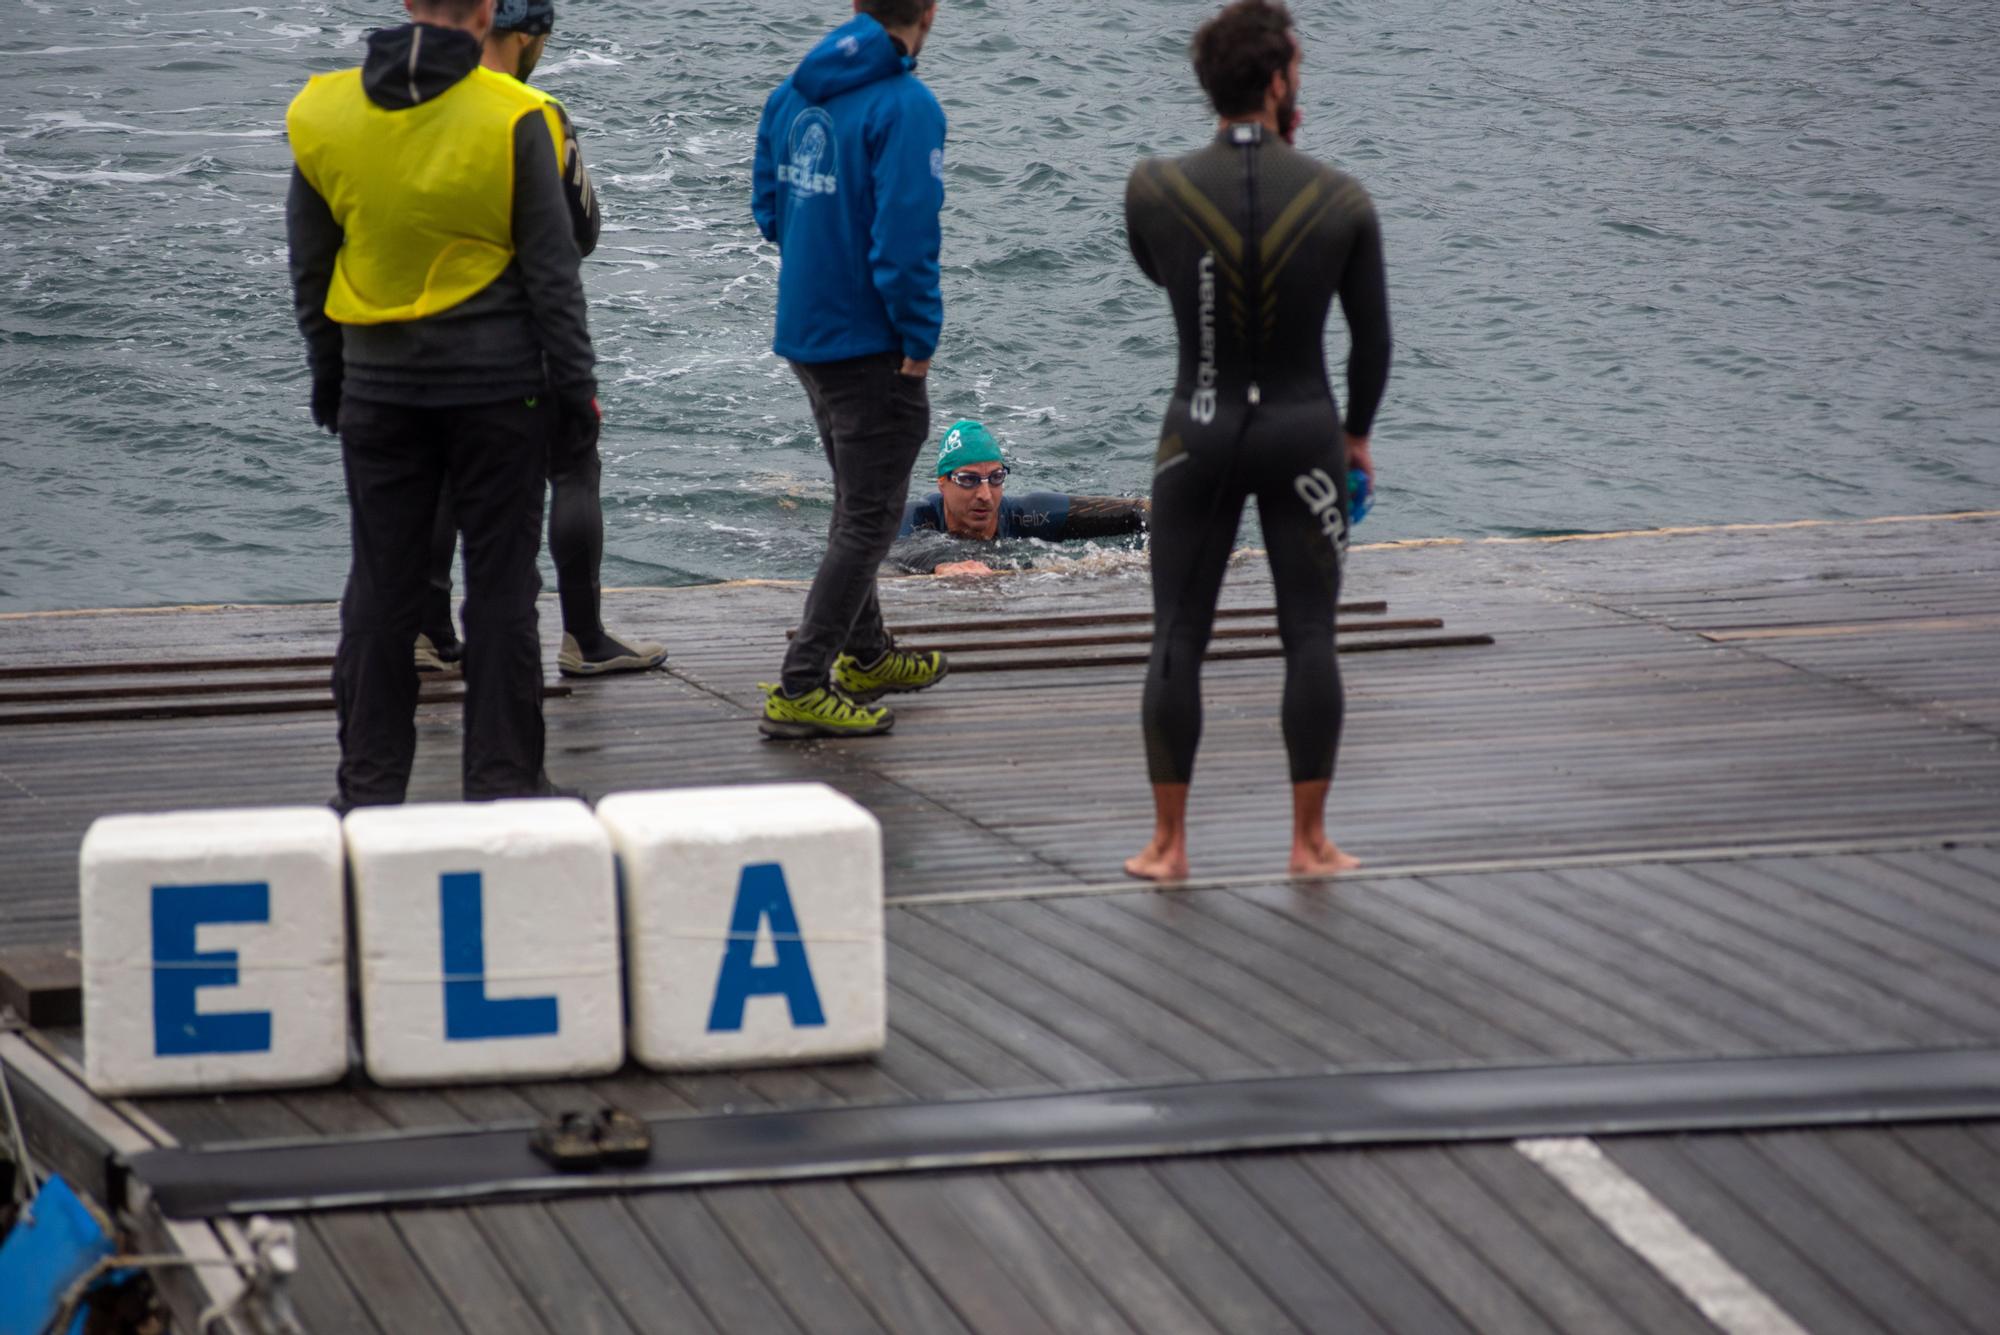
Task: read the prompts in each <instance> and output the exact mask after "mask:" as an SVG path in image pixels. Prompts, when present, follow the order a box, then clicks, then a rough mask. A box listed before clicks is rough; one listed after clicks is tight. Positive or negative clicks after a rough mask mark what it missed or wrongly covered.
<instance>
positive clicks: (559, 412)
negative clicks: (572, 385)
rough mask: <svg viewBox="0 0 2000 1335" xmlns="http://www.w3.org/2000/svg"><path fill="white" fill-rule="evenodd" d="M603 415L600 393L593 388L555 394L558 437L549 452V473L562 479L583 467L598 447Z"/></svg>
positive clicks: (569, 390)
mask: <svg viewBox="0 0 2000 1335" xmlns="http://www.w3.org/2000/svg"><path fill="white" fill-rule="evenodd" d="M602 423H603V416H602V415H601V414H600V413H599V412H598V410H597V391H596V390H595V389H594V388H592V387H590V386H587V385H586V386H583V387H581V388H578V389H566V390H558V391H557V392H556V438H555V444H554V445H553V446H552V447H551V448H550V450H549V472H550V474H551V475H553V476H557V477H560V476H561V475H562V474H564V473H567V472H569V471H570V470H571V469H573V468H576V467H577V466H578V465H580V464H582V463H583V461H584V460H586V459H588V458H589V457H590V452H591V451H592V450H594V449H596V448H597V433H598V430H599V428H600V426H601V425H602Z"/></svg>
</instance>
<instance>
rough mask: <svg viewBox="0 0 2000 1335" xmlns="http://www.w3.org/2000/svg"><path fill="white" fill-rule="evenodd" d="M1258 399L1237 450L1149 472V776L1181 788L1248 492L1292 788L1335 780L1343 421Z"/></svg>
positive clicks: (1196, 741)
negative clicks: (1280, 664)
mask: <svg viewBox="0 0 2000 1335" xmlns="http://www.w3.org/2000/svg"><path fill="white" fill-rule="evenodd" d="M1316 407H1317V405H1313V404H1307V405H1305V406H1304V407H1303V408H1290V407H1288V406H1286V405H1281V404H1266V405H1265V407H1264V412H1263V419H1264V420H1263V421H1262V422H1260V424H1259V425H1258V426H1257V427H1256V428H1255V429H1252V430H1250V431H1247V432H1245V433H1244V434H1243V436H1242V438H1241V439H1240V440H1238V441H1237V442H1236V443H1235V444H1234V445H1233V446H1232V445H1230V444H1229V443H1228V442H1226V441H1225V442H1223V443H1222V444H1221V445H1220V446H1214V445H1211V446H1210V447H1209V448H1190V449H1188V450H1187V452H1185V453H1183V454H1181V455H1179V456H1178V457H1175V458H1171V459H1168V460H1165V461H1163V463H1162V465H1161V466H1160V468H1159V470H1158V471H1156V472H1155V473H1154V474H1153V539H1152V544H1151V547H1150V560H1151V565H1152V570H1153V627H1154V630H1153V653H1152V659H1151V662H1150V664H1149V666H1148V667H1147V670H1146V692H1145V696H1144V699H1143V702H1142V704H1141V706H1140V708H1141V715H1142V718H1143V721H1144V725H1145V733H1146V769H1147V774H1148V777H1149V778H1150V779H1151V780H1152V781H1153V782H1154V783H1187V782H1188V781H1189V780H1190V779H1192V778H1193V776H1194V760H1195V751H1196V749H1197V748H1198V747H1199V746H1200V744H1201V724H1202V716H1201V713H1202V711H1201V663H1202V657H1203V655H1204V654H1205V653H1206V652H1207V650H1208V642H1209V637H1210V634H1211V633H1212V631H1213V628H1214V625H1215V604H1216V600H1217V599H1218V598H1219V597H1220V596H1221V593H1222V578H1223V575H1224V574H1225V573H1226V572H1227V571H1228V569H1229V554H1230V552H1231V551H1233V550H1234V549H1235V546H1236V530H1237V526H1238V525H1239V523H1240V522H1241V520H1242V517H1243V503H1244V501H1245V500H1246V499H1247V498H1248V497H1250V496H1255V497H1256V498H1257V517H1258V519H1259V521H1261V523H1262V524H1263V528H1264V549H1265V552H1266V554H1267V556H1268V558H1269V560H1270V563H1271V584H1272V587H1273V590H1274V591H1275V592H1276V594H1277V602H1278V638H1279V641H1280V642H1281V643H1282V644H1283V645H1284V649H1285V694H1284V703H1283V706H1282V714H1281V717H1282V720H1283V724H1284V734H1285V752H1286V754H1287V756H1288V757H1289V758H1290V762H1291V774H1292V782H1293V783H1314V782H1318V781H1320V780H1322V779H1331V778H1332V777H1333V766H1334V759H1335V756H1336V755H1337V754H1338V752H1339V750H1340V729H1341V723H1342V721H1343V719H1344V716H1345V714H1346V704H1347V695H1346V692H1345V691H1344V689H1343V688H1342V686H1341V681H1340V660H1339V659H1338V658H1337V657H1336V656H1335V654H1334V643H1333V620H1334V611H1335V609H1336V608H1337V607H1338V605H1339V603H1340V576H1341V563H1342V559H1343V556H1344V554H1345V552H1346V549H1347V519H1346V515H1347V483H1346V478H1347V460H1346V450H1345V447H1344V446H1343V445H1342V444H1341V437H1340V426H1339V419H1338V418H1337V417H1334V416H1333V415H1332V413H1331V411H1330V410H1327V409H1324V408H1318V409H1317V411H1316V410H1315V409H1316Z"/></svg>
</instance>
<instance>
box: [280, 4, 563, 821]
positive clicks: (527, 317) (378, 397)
mask: <svg viewBox="0 0 2000 1335" xmlns="http://www.w3.org/2000/svg"><path fill="white" fill-rule="evenodd" d="M493 4H494V0H406V6H407V8H408V9H409V12H410V17H411V18H412V19H413V20H414V22H412V23H408V24H404V25H402V26H401V27H396V28H385V29H383V30H381V31H378V32H374V33H371V34H370V35H369V37H368V54H367V58H366V60H365V62H364V63H363V64H362V66H361V67H360V68H359V69H350V70H343V71H340V72H338V73H334V74H323V75H319V76H318V77H316V78H314V79H313V80H312V81H311V82H310V83H308V84H307V85H306V88H305V91H304V92H302V93H300V94H299V95H298V97H297V98H296V99H294V100H293V102H292V105H291V109H290V111H289V112H288V114H287V116H286V128H287V131H288V133H289V134H290V137H291V144H292V154H293V157H294V159H295V162H296V167H295V170H294V171H293V173H292V187H291V195H290V198H289V200H288V201H287V208H286V221H287V228H288V232H289V235H290V240H291V261H292V288H293V296H294V301H295V305H296V312H297V316H298V321H299V328H300V331H301V332H302V333H303V334H304V335H305V339H306V348H307V360H308V362H309V363H310V365H311V368H312V378H313V391H312V411H313V420H314V421H315V422H317V423H318V424H319V425H321V426H324V427H326V428H327V429H328V430H330V431H335V432H337V433H338V434H339V436H340V438H341V457H342V461H343V462H344V464H345V465H346V472H347V495H348V504H349V508H350V510H351V512H352V536H353V562H352V565H351V566H350V568H349V573H348V579H347V591H346V595H345V596H344V598H343V599H342V601H341V635H340V650H339V653H338V655H337V657H336V660H335V666H334V696H335V701H336V703H337V705H338V707H339V719H340V752H341V758H340V791H339V793H338V795H337V796H336V798H335V805H336V806H338V807H341V808H343V809H344V808H349V807H354V806H369V805H380V804H386V803H394V802H400V801H402V800H403V795H404V790H405V788H406V787H407V785H408V782H409V775H410V765H411V761H412V759H413V757H414V755H415V752H416V729H415V713H416V699H417V673H416V667H415V665H414V664H413V663H412V661H411V657H410V645H411V643H412V642H413V641H414V640H415V638H416V634H417V622H418V617H419V613H420V609H421V607H422V603H423V597H424V592H425V586H426V580H425V565H426V561H425V553H426V551H427V550H428V547H429V538H430V532H431V526H432V519H433V517H434V515H435V512H436V509H437V504H438V497H439V494H440V493H441V491H442V490H443V489H444V488H445V487H446V486H447V485H448V486H449V488H450V491H451V495H452V498H453V506H454V509H455V511H456V517H457V522H458V528H459V530H460V531H461V532H462V533H463V534H464V537H465V555H466V599H465V622H466V640H467V649H466V656H465V682H466V699H465V757H464V770H463V773H464V794H465V797H466V798H467V799H468V800H482V799H490V798H501V797H526V796H537V795H546V794H550V793H553V792H554V791H555V790H554V788H553V787H552V785H551V784H550V783H549V780H548V777H547V775H546V774H545V773H544V772H543V769H542V757H543V749H544V742H543V731H542V705H541V691H542V661H541V642H540V639H539V637H538V634H537V626H536V614H535V596H536V594H537V593H538V592H540V589H541V576H540V574H539V573H538V571H537V569H536V566H535V558H536V555H537V553H538V551H539V550H540V547H541V538H542V498H543V491H544V487H545V484H546V480H547V476H548V472H549V470H550V468H551V467H554V468H557V469H561V468H564V467H566V466H568V463H569V461H570V460H572V459H574V458H577V457H580V456H582V455H583V454H586V453H588V452H590V451H593V450H594V449H595V448H596V442H597V430H598V415H597V399H596V394H597V384H596V380H595V365H596V363H595V357H594V354H593V351H592V348H591V343H590V331H589V328H588V326H587V324H586V320H585V314H584V298H583V282H582V277H581V274H580V272H579V270H580V265H581V258H580V256H579V254H578V251H577V243H576V238H575V236H574V234H573V232H572V229H571V225H570V217H569V207H568V205H567V203H566V202H565V200H564V192H563V183H562V175H561V173H560V171H559V170H558V166H557V164H558V163H559V161H560V160H561V156H560V155H561V153H562V149H563V143H564V138H565V135H564V126H563V121H562V116H561V114H560V113H559V112H558V111H557V110H556V109H555V107H554V106H553V105H552V104H551V103H550V102H549V100H548V99H547V98H545V97H543V96H542V95H540V94H538V93H536V92H534V91H533V90H532V89H529V88H527V87H526V86H524V85H523V84H521V83H520V82H518V81H517V80H514V79H511V78H509V77H507V76H506V75H504V74H498V73H495V72H494V71H492V70H487V69H483V68H481V66H480V55H481V43H482V41H483V40H484V38H485V36H486V34H487V32H488V31H489V30H490V29H491V27H492V25H493Z"/></svg>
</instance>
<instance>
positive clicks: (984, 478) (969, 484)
mask: <svg viewBox="0 0 2000 1335" xmlns="http://www.w3.org/2000/svg"><path fill="white" fill-rule="evenodd" d="M1007 473H1008V469H1007V466H1006V465H1005V464H1002V465H1000V467H998V468H996V469H994V470H993V471H992V472H990V473H975V472H973V471H972V470H971V469H969V468H961V469H960V470H959V471H958V472H956V473H946V474H945V477H947V478H949V479H950V481H951V485H952V486H954V487H960V488H963V489H964V490H966V491H978V490H979V484H980V483H982V482H990V483H992V484H993V489H994V490H995V491H998V490H999V489H1000V488H1002V487H1004V486H1006V485H1007Z"/></svg>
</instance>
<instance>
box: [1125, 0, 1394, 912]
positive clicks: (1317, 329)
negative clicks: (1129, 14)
mask: <svg viewBox="0 0 2000 1335" xmlns="http://www.w3.org/2000/svg"><path fill="white" fill-rule="evenodd" d="M1193 55H1194V66H1195V72H1196V74H1197V75H1199V76H1200V79H1201V84H1202V87H1203V89H1204V90H1205V91H1206V92H1207V93H1208V96H1209V100H1210V101H1211V102H1212V103H1213V104H1214V106H1215V110H1216V112H1217V114H1218V115H1219V116H1220V117H1221V128H1220V130H1219V132H1218V133H1217V135H1216V137H1215V140H1214V141H1213V142H1212V143H1210V144H1209V145H1208V146H1207V147H1205V148H1202V149H1199V150H1197V151H1196V152H1193V153H1190V154H1188V155H1186V156H1185V157H1181V158H1175V159H1160V158H1155V159H1152V160H1149V161H1146V162H1142V163H1140V164H1139V166H1138V167H1137V168H1136V169H1135V170H1134V171H1133V172H1132V176H1131V180H1130V181H1129V183H1128V184H1127V187H1126V195H1125V216H1126V226H1127V231H1128V234H1129V238H1130V242H1131V247H1132V255H1133V258H1135V259H1136V260H1137V261H1138V262H1139V267H1140V268H1141V269H1143V270H1144V271H1145V273H1146V276H1147V277H1149V278H1151V279H1152V280H1153V281H1154V282H1156V283H1159V284H1161V285H1163V286H1164V287H1165V288H1166V289H1167V293H1168V295H1169V297H1171V299H1172V301H1173V311H1174V320H1175V323H1176V324H1177V325H1178V326H1179V331H1180V370H1179V376H1178V380H1177V382H1176V384H1175V387H1174V397H1173V402H1172V403H1171V404H1170V405H1169V406H1168V408H1167V416H1166V422H1165V424H1164V425H1163V426H1162V427H1161V430H1160V448H1159V453H1158V455H1157V456H1156V458H1155V461H1154V469H1153V541H1152V568H1153V608H1154V612H1153V616H1154V638H1153V655H1152V662H1151V665H1150V667H1149V669H1148V671H1147V674H1146V695H1145V704H1144V719H1145V732H1146V758H1147V769H1148V773H1149V775H1150V777H1151V779H1152V782H1153V801H1154V808H1155V813H1156V824H1155V827H1154V833H1153V841H1152V843H1151V844H1149V845H1148V846H1147V847H1146V849H1145V850H1144V851H1143V852H1141V853H1140V854H1139V855H1138V856H1136V857H1134V858H1132V859H1130V860H1129V861H1127V862H1126V864H1125V870H1126V871H1127V872H1129V873H1130V874H1131V875H1133V876H1138V877H1142V878H1146V879H1151V880H1180V879H1182V878H1184V877H1186V875H1187V870H1188V858H1187V827H1186V816H1187V794H1188V781H1189V779H1190V778H1191V777H1192V775H1193V772H1194V757H1195V749H1196V747H1197V746H1198V744H1199V743H1200V740H1201V661H1202V656H1203V654H1204V653H1205V652H1206V651H1207V648H1208V639H1209V632H1210V630H1211V628H1212V626H1213V624H1214V619H1215V603H1216V597H1217V595H1218V594H1219V593H1220V592H1221V589H1222V576H1223V571H1224V569H1225V568H1226V567H1227V565H1228V562H1229V553H1230V550H1231V549H1232V548H1233V547H1234V546H1235V545H1236V528H1237V523H1238V521H1239V519H1240V518H1241V516H1242V510H1243V501H1244V498H1245V497H1246V496H1252V495H1254V496H1255V497H1256V498H1257V512H1258V515H1259V516H1260V517H1261V519H1262V522H1263V526H1264V545H1265V547H1266V548H1267V549H1268V551H1269V554H1270V562H1271V578H1272V582H1273V584H1274V585H1275V586H1276V591H1277V600H1278V632H1279V635H1280V637H1281V639H1282V640H1283V642H1284V648H1285V696H1284V706H1283V718H1284V733H1285V749H1286V751H1287V753H1288V755H1289V756H1290V760H1291V776H1292V853H1291V870H1292V871H1293V873H1294V874H1298V875H1328V874H1331V873H1334V872H1340V871H1346V870H1349V869H1351V868H1353V867H1355V866H1358V865H1359V864H1358V863H1357V862H1356V861H1355V859H1353V858H1351V857H1349V856H1347V855H1346V854H1344V853H1342V852H1341V851H1340V849H1339V848H1338V847H1336V846H1335V845H1334V843H1333V842H1332V840H1330V839H1328V838H1327V836H1326V829H1325V809H1326V795H1327V789H1328V787H1329V786H1330V785H1331V783H1332V780H1333V761H1334V754H1335V752H1336V751H1337V750H1338V748H1339V745H1340V723H1341V709H1342V703H1343V697H1342V693H1341V685H1340V669H1339V666H1338V664H1337V662H1336V660H1335V658H1334V648H1333V614H1334V606H1335V604H1336V602H1337V601H1338V599H1339V594H1340V573H1341V563H1342V561H1343V559H1344V557H1345V554H1346V547H1347V508H1348V496H1347V473H1348V469H1349V468H1350V467H1352V468H1356V469H1359V470H1360V471H1361V472H1362V473H1364V474H1366V475H1367V476H1368V478H1369V480H1370V483H1371V485H1372V483H1373V480H1374V463H1373V461H1372V459H1371V458H1370V457H1369V452H1368V433H1369V429H1370V425H1371V423H1372V422H1373V420H1374V417H1375V408H1376V405H1377V404H1378V403H1379V402H1380V400H1381V397H1382V388H1383V386H1384V384H1385V383H1386V382H1387V380H1388V374H1389V303H1388V294H1387V289H1386V285H1385V283H1384V279H1383V274H1382V235H1381V227H1380V224H1379V223H1378V222H1377V220H1376V216H1375V209H1374V206H1373V204H1372V203H1371V202H1370V201H1369V198H1368V194H1367V192H1366V191H1364V190H1363V189H1362V188H1361V186H1360V184H1359V183H1358V182H1356V181H1355V180H1354V179H1353V178H1352V177H1350V176H1347V175H1346V174H1345V173H1342V172H1338V171H1335V170H1333V169H1332V168H1329V167H1326V166H1324V165H1322V164H1321V163H1318V162H1316V161H1314V160H1313V159H1311V158H1309V157H1307V156H1305V155H1304V154H1302V153H1299V152H1297V151H1296V150H1294V149H1293V148H1292V146H1291V139H1292V136H1293V134H1294V133H1295V131H1296V130H1297V128H1298V123H1299V115H1298V88H1299V63H1300V62H1299V47H1298V41H1297V37H1296V35H1295V34H1294V33H1293V31H1292V22H1291V15H1290V13H1289V12H1288V11H1287V10H1286V8H1285V6H1284V5H1282V4H1279V3H1274V0H1238V2H1237V3H1235V4H1232V5H1230V6H1228V7H1227V8H1226V9H1224V10H1223V11H1222V12H1221V13H1220V14H1218V15H1216V17H1215V18H1213V19H1211V20H1210V21H1209V22H1208V23H1207V24H1205V25H1204V26H1203V27H1202V28H1201V30H1200V31H1199V32H1197V33H1196V34H1195V39H1194V47H1193ZM1336 293H1337V294H1338V295H1339V297H1340V305H1341V310H1342V311H1343V312H1344V313H1345V315H1346V317H1347V324H1348V330H1349V333H1350V334H1351V336H1352V339H1353V347H1352V351H1351V352H1350V355H1349V357H1348V361H1347V417H1346V420H1345V422H1344V423H1343V421H1342V418H1341V414H1340V409H1339V406H1338V405H1337V404H1336V403H1335V401H1334V397H1333V391H1332V389H1331V387H1330V386H1329V384H1328V382H1327V376H1326V361H1325V353H1324V350H1323V349H1322V346H1321V341H1322V338H1323V335H1324V332H1325V327H1326V319H1327V313H1328V309H1329V307H1330V306H1331V304H1332V301H1333V298H1334V296H1335V294H1336ZM1343 428H1344V439H1343Z"/></svg>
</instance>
